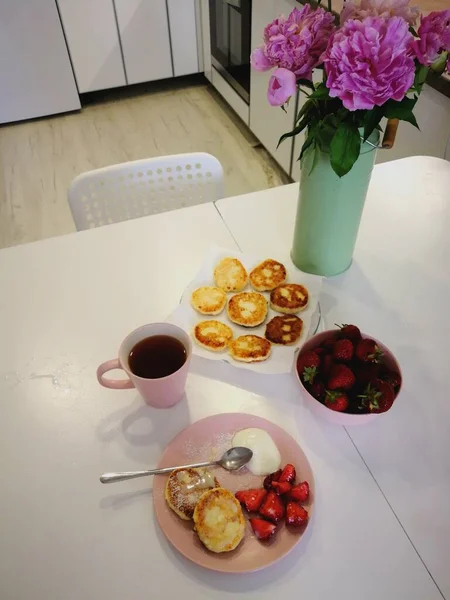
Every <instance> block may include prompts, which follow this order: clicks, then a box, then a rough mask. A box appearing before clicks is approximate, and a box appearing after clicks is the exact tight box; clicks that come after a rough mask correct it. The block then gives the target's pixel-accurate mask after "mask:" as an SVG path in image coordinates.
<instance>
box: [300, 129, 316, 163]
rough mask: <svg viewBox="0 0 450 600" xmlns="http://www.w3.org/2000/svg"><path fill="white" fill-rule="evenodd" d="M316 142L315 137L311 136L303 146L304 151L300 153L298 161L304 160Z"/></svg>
mask: <svg viewBox="0 0 450 600" xmlns="http://www.w3.org/2000/svg"><path fill="white" fill-rule="evenodd" d="M314 142H315V140H314V136H313V135H309V136H308V137H307V138H306V140H305V142H304V144H303V146H302V151H301V152H300V156H299V157H298V160H300V161H301V160H302V158H303V157H304V156H305V154H306V153H307V151H308V150H309V149H310V148H311V146H312V144H313V143H314Z"/></svg>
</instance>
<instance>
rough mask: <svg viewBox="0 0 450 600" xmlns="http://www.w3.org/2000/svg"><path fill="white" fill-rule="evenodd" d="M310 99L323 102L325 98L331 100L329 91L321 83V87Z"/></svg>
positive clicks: (319, 86)
mask: <svg viewBox="0 0 450 600" xmlns="http://www.w3.org/2000/svg"><path fill="white" fill-rule="evenodd" d="M310 97H311V99H314V100H323V99H325V98H329V97H330V95H329V90H328V88H327V87H326V86H325V85H324V84H323V83H319V85H318V86H317V88H316V89H315V91H314V92H313V93H312V94H311V96H310Z"/></svg>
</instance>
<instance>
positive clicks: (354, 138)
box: [330, 121, 361, 177]
mask: <svg viewBox="0 0 450 600" xmlns="http://www.w3.org/2000/svg"><path fill="white" fill-rule="evenodd" d="M360 151H361V138H360V136H359V132H358V128H357V127H356V125H353V124H351V123H347V122H345V121H344V122H343V123H341V124H340V126H339V129H338V130H337V131H336V133H335V134H334V137H333V139H332V140H331V144H330V163H331V166H332V168H333V171H334V172H335V173H336V175H338V176H339V177H343V176H344V175H347V173H348V172H349V171H350V169H351V168H352V167H353V165H354V164H355V162H356V161H357V160H358V157H359V153H360Z"/></svg>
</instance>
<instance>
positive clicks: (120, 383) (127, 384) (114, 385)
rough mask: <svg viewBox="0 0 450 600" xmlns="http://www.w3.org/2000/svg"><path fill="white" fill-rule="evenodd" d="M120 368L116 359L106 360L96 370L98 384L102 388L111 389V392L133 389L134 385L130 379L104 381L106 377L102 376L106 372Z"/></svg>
mask: <svg viewBox="0 0 450 600" xmlns="http://www.w3.org/2000/svg"><path fill="white" fill-rule="evenodd" d="M121 368H122V367H121V366H120V362H119V359H118V358H113V359H112V360H107V361H106V362H104V363H103V364H101V365H100V366H99V368H98V369H97V379H98V382H99V384H100V385H102V386H103V387H106V388H111V389H113V390H128V389H130V388H134V384H133V382H132V381H131V379H106V377H103V375H104V374H105V373H107V372H108V371H111V370H112V369H121Z"/></svg>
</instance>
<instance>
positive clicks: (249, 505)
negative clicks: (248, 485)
mask: <svg viewBox="0 0 450 600" xmlns="http://www.w3.org/2000/svg"><path fill="white" fill-rule="evenodd" d="M235 496H236V498H237V499H238V500H239V502H240V503H241V504H243V505H244V506H245V508H246V509H247V510H248V512H257V511H258V510H259V509H260V507H261V504H262V503H263V500H264V498H265V497H266V496H267V491H266V490H262V489H260V490H241V491H240V492H236V493H235Z"/></svg>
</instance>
